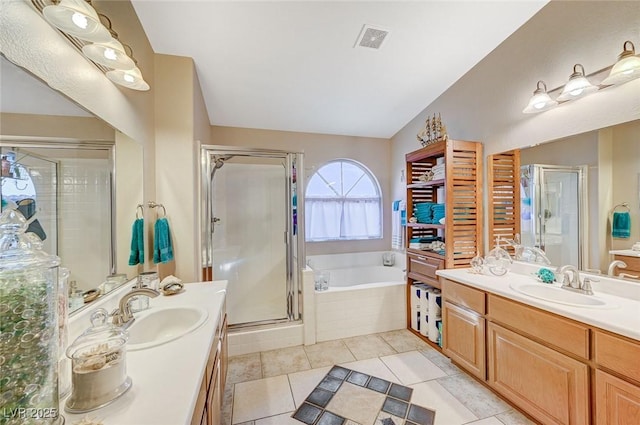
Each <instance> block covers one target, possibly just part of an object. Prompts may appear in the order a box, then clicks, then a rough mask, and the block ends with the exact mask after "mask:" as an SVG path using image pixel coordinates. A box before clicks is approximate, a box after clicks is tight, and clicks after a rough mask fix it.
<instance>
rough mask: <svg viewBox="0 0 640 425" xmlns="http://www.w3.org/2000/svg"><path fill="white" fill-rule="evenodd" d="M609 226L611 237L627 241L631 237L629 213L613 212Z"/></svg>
mask: <svg viewBox="0 0 640 425" xmlns="http://www.w3.org/2000/svg"><path fill="white" fill-rule="evenodd" d="M612 221H613V222H612V224H611V236H613V237H614V238H622V239H628V238H630V237H631V214H629V212H627V211H625V212H614V213H613V220H612Z"/></svg>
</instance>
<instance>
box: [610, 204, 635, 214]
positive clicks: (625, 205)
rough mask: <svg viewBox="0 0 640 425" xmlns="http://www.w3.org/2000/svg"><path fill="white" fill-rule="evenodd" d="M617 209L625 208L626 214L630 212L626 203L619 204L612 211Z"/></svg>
mask: <svg viewBox="0 0 640 425" xmlns="http://www.w3.org/2000/svg"><path fill="white" fill-rule="evenodd" d="M618 207H622V208H626V209H627V212H631V208H629V203H628V202H623V203H621V204H618V205H616V206H615V207H613V211H615V210H616V208H618Z"/></svg>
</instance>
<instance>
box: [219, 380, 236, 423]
mask: <svg viewBox="0 0 640 425" xmlns="http://www.w3.org/2000/svg"><path fill="white" fill-rule="evenodd" d="M233 387H234V384H231V383H229V382H227V384H226V385H225V389H224V395H223V397H222V425H231V413H232V409H233Z"/></svg>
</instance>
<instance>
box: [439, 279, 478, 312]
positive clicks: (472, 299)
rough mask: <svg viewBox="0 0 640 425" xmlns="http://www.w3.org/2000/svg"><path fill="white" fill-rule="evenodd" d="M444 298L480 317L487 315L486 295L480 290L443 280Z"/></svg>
mask: <svg viewBox="0 0 640 425" xmlns="http://www.w3.org/2000/svg"><path fill="white" fill-rule="evenodd" d="M441 286H442V296H443V297H444V299H445V300H447V301H450V302H452V303H454V304H458V305H460V306H463V307H467V308H469V309H471V310H473V311H475V312H476V313H479V314H480V315H484V314H485V313H486V307H485V293H484V292H483V291H480V290H478V289H474V288H471V287H469V286H466V285H462V284H459V283H456V282H454V281H451V280H448V279H442V285H441Z"/></svg>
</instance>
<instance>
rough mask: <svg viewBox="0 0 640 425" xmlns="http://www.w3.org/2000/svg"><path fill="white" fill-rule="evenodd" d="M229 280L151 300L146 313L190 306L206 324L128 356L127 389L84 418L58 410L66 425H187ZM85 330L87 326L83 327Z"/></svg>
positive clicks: (189, 286) (197, 285)
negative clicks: (82, 424) (87, 421)
mask: <svg viewBox="0 0 640 425" xmlns="http://www.w3.org/2000/svg"><path fill="white" fill-rule="evenodd" d="M226 288H227V281H215V282H205V283H189V284H186V285H185V292H184V293H181V294H179V295H173V296H158V297H156V298H153V299H151V300H150V303H149V305H150V309H154V308H161V307H174V306H194V307H202V308H204V309H206V310H207V312H208V318H207V320H206V322H205V323H204V324H203V325H202V326H200V327H199V328H197V329H195V330H194V331H192V332H190V333H188V334H186V335H184V336H182V337H180V338H178V339H176V340H174V341H170V342H167V343H165V344H163V345H160V346H157V347H153V348H149V349H146V350H139V351H127V373H128V375H129V377H130V378H131V380H132V382H133V385H132V387H131V389H130V390H129V391H128V392H127V393H125V394H124V395H122V396H121V397H120V398H119V399H117V400H115V401H114V402H113V403H111V404H110V405H108V406H106V407H103V408H101V409H97V410H94V411H92V412H89V413H84V414H70V413H67V412H65V411H64V402H65V401H66V398H65V399H63V400H61V402H60V409H61V410H60V411H61V413H62V414H63V415H64V417H65V419H66V425H74V424H75V423H76V422H79V421H80V420H81V419H82V418H84V417H89V418H95V419H98V420H100V421H101V422H102V423H103V424H104V425H182V424H184V425H189V424H190V423H191V415H192V413H193V410H194V407H195V403H196V399H197V397H198V392H199V389H200V384H201V382H202V378H203V376H204V372H205V366H206V364H207V359H208V356H209V349H210V347H211V343H212V341H213V338H214V334H215V329H216V326H217V325H218V321H219V318H220V311H221V309H222V307H223V303H224V299H225V293H226ZM87 325H88V322H87Z"/></svg>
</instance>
